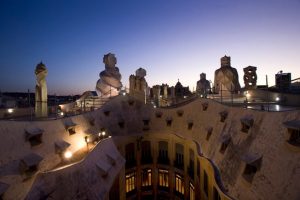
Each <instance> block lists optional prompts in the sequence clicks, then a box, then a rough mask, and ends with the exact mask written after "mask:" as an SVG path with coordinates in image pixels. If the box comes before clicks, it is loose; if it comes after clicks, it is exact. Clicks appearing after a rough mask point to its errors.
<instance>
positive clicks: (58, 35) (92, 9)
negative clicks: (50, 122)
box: [0, 0, 300, 95]
mask: <svg viewBox="0 0 300 200" xmlns="http://www.w3.org/2000/svg"><path fill="white" fill-rule="evenodd" d="M0 27H1V29H0V90H1V91H2V92H4V91H11V92H12V91H14V92H16V91H20V92H22V91H23V92H26V91H27V89H30V90H31V91H34V87H35V75H34V69H35V67H36V65H37V64H38V63H39V62H40V61H41V60H42V61H43V62H44V63H45V64H46V66H47V68H48V76H47V84H48V93H49V94H54V93H56V94H57V95H64V94H66V95H68V94H81V93H82V92H84V91H86V90H94V89H95V85H96V82H97V80H98V79H99V72H100V71H102V70H104V64H103V63H102V58H103V55H104V54H106V53H109V52H112V53H114V54H115V55H116V57H117V59H118V63H117V66H118V67H119V68H120V72H121V74H122V83H123V85H124V86H125V85H126V86H127V87H128V86H129V84H128V78H129V75H130V74H134V73H135V70H136V69H138V68H139V67H143V68H145V69H146V70H147V76H146V80H147V82H148V84H149V85H150V86H153V85H155V84H161V83H168V84H169V85H175V84H176V82H177V79H179V80H180V82H181V83H182V84H183V85H184V86H187V85H188V86H190V89H191V90H193V88H195V87H196V82H197V81H198V80H199V74H200V73H202V72H204V73H206V74H207V79H208V80H212V81H213V79H214V71H215V70H216V69H218V68H219V67H220V58H221V57H222V56H224V55H225V54H226V55H229V56H231V65H232V66H233V67H235V68H236V69H237V70H238V73H239V79H240V84H241V85H244V82H243V68H244V67H247V66H249V65H252V66H256V67H258V69H257V74H258V84H265V75H266V74H267V75H268V77H269V85H273V84H274V76H275V75H274V74H276V73H277V72H278V71H280V70H283V71H284V72H291V73H292V79H294V78H298V77H300V66H299V59H300V57H299V53H300V0H251V1H250V0H193V1H192V0H126V1H125V0H103V1H101V0H97V1H96V0H95V1H93V0H88V1H84V0H82V1H77V0H72V1H68V0H1V1H0Z"/></svg>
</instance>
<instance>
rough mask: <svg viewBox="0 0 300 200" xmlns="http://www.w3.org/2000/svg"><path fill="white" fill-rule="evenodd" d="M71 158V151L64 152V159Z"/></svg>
mask: <svg viewBox="0 0 300 200" xmlns="http://www.w3.org/2000/svg"><path fill="white" fill-rule="evenodd" d="M72 156H73V154H72V152H71V151H66V152H65V153H64V157H65V158H67V159H69V158H71V157H72Z"/></svg>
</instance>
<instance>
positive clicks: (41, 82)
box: [35, 62, 48, 117]
mask: <svg viewBox="0 0 300 200" xmlns="http://www.w3.org/2000/svg"><path fill="white" fill-rule="evenodd" d="M47 74H48V70H47V68H46V66H45V65H44V64H43V63H42V62H40V63H39V64H38V65H37V66H36V68H35V75H36V86H35V116H36V117H47V116H48V104H47V100H48V94H47V83H46V76H47Z"/></svg>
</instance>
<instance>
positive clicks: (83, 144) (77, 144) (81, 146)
mask: <svg viewBox="0 0 300 200" xmlns="http://www.w3.org/2000/svg"><path fill="white" fill-rule="evenodd" d="M85 146H86V142H85V141H84V140H82V139H81V140H78V142H77V143H76V144H75V145H74V147H75V149H81V148H83V147H85Z"/></svg>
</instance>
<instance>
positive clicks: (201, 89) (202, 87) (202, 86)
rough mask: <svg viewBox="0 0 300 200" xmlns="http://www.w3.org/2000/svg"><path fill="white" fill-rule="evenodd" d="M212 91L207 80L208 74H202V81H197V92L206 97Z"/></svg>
mask: <svg viewBox="0 0 300 200" xmlns="http://www.w3.org/2000/svg"><path fill="white" fill-rule="evenodd" d="M210 89H211V88H210V83H209V81H208V80H206V74H205V73H201V74H200V80H199V81H197V87H196V92H197V93H198V94H200V95H206V94H207V93H209V92H210Z"/></svg>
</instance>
